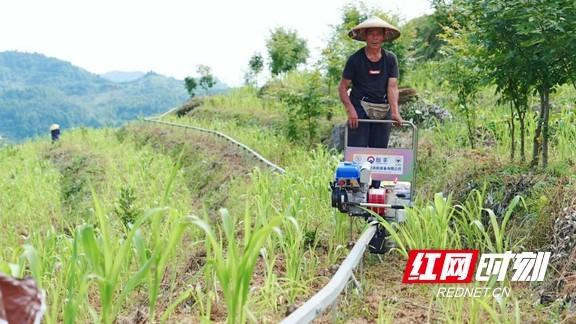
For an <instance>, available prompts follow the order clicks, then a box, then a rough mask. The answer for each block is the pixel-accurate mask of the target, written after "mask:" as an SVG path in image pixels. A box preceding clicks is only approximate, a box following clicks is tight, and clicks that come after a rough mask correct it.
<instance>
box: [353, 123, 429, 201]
mask: <svg viewBox="0 0 576 324" xmlns="http://www.w3.org/2000/svg"><path fill="white" fill-rule="evenodd" d="M358 123H372V124H395V123H396V122H395V121H393V120H381V119H358ZM348 127H349V125H346V128H345V130H344V150H346V148H347V147H348ZM401 127H410V128H412V152H413V154H412V156H413V160H414V161H413V162H414V165H413V168H414V169H413V170H412V172H413V176H412V183H411V185H410V197H414V187H415V186H416V169H417V168H416V163H417V162H418V128H417V127H416V125H414V123H412V122H410V121H404V122H402V125H401ZM351 147H353V146H351ZM354 147H355V146H354ZM385 149H386V148H385Z"/></svg>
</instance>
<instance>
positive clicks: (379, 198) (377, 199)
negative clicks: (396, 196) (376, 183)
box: [368, 188, 386, 217]
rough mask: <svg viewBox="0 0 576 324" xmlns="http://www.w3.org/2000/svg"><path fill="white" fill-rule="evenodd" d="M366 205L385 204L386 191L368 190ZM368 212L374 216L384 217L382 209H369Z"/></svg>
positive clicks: (381, 189)
mask: <svg viewBox="0 0 576 324" xmlns="http://www.w3.org/2000/svg"><path fill="white" fill-rule="evenodd" d="M368 203H370V204H385V203H386V189H384V188H378V189H375V188H370V189H369V190H368ZM370 210H372V211H374V212H375V213H376V214H378V215H380V216H382V217H384V208H381V207H370Z"/></svg>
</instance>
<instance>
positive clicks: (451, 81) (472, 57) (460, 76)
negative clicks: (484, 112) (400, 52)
mask: <svg viewBox="0 0 576 324" xmlns="http://www.w3.org/2000/svg"><path fill="white" fill-rule="evenodd" d="M469 37H470V33H469V32H468V30H467V28H466V27H464V26H461V25H460V24H459V23H458V22H457V21H454V22H453V24H452V26H451V27H446V28H445V31H444V33H443V34H442V35H441V38H442V39H444V40H445V41H446V43H447V45H446V46H445V47H444V50H443V51H444V53H445V54H446V57H447V58H446V59H445V60H444V61H443V63H442V65H441V67H442V70H443V73H442V75H443V77H444V80H445V81H446V82H447V83H448V86H449V88H450V89H452V90H453V91H455V92H456V94H457V96H456V104H457V107H458V110H460V111H461V112H462V113H464V116H465V117H466V127H467V129H468V141H469V144H470V147H471V148H475V137H476V136H475V134H476V110H475V109H474V106H473V105H472V102H473V100H474V97H475V95H476V93H477V92H478V89H479V87H480V84H481V82H482V70H481V69H480V68H479V67H478V61H477V53H478V51H479V50H480V49H479V48H478V47H476V46H474V45H473V44H471V43H470V40H469Z"/></svg>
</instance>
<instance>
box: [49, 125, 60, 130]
mask: <svg viewBox="0 0 576 324" xmlns="http://www.w3.org/2000/svg"><path fill="white" fill-rule="evenodd" d="M57 129H60V125H58V124H52V125H51V126H50V130H51V131H53V130H57Z"/></svg>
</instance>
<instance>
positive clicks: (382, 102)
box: [338, 17, 403, 148]
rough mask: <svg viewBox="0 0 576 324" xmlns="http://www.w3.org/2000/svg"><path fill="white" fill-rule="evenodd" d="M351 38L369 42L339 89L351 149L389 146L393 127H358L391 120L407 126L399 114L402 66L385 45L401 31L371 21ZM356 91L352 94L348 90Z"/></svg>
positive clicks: (348, 67) (352, 60)
mask: <svg viewBox="0 0 576 324" xmlns="http://www.w3.org/2000/svg"><path fill="white" fill-rule="evenodd" d="M348 36H350V37H351V38H353V39H355V40H358V41H363V42H366V46H365V47H363V48H361V49H360V50H358V51H357V52H356V53H354V54H352V56H350V57H349V58H348V61H347V62H346V66H345V67H344V71H343V72H342V79H341V80H340V85H339V86H338V93H339V95H340V100H341V101H342V103H343V104H344V107H345V108H346V112H347V114H348V145H349V146H356V147H381V148H385V147H387V146H388V139H389V137H390V128H391V127H390V126H391V125H390V124H380V123H378V124H374V123H358V119H387V120H393V121H394V122H395V124H396V125H400V124H401V123H402V122H403V119H402V117H401V116H400V112H399V110H398V62H397V59H396V55H394V53H392V52H390V51H387V50H384V49H383V48H382V43H384V42H387V41H392V40H394V39H396V38H398V37H399V36H400V31H399V30H398V28H396V27H394V26H392V25H391V24H389V23H387V22H386V21H384V20H382V19H380V18H378V17H372V18H369V19H367V20H365V21H363V22H362V23H360V24H359V25H358V26H356V27H354V28H353V29H352V30H351V31H350V32H349V33H348ZM350 85H352V91H351V92H350V94H348V88H349V87H350Z"/></svg>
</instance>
